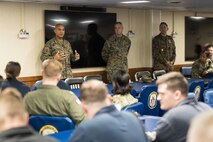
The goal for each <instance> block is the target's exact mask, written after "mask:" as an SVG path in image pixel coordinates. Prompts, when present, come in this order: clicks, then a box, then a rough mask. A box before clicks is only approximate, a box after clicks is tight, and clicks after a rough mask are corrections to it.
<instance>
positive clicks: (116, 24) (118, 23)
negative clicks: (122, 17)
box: [114, 22, 123, 25]
mask: <svg viewBox="0 0 213 142" xmlns="http://www.w3.org/2000/svg"><path fill="white" fill-rule="evenodd" d="M117 24H119V25H123V24H122V23H121V22H115V24H114V25H117Z"/></svg>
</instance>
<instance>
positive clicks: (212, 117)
mask: <svg viewBox="0 0 213 142" xmlns="http://www.w3.org/2000/svg"><path fill="white" fill-rule="evenodd" d="M212 132H213V112H212V111H207V112H204V113H203V114H201V115H198V116H197V117H195V119H193V121H192V123H191V126H190V128H189V132H188V141H189V142H213V135H212Z"/></svg>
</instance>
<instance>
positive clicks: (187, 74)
mask: <svg viewBox="0 0 213 142" xmlns="http://www.w3.org/2000/svg"><path fill="white" fill-rule="evenodd" d="M180 72H181V73H182V74H183V76H185V77H186V78H191V72H192V67H181V68H180Z"/></svg>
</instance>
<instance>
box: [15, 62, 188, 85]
mask: <svg viewBox="0 0 213 142" xmlns="http://www.w3.org/2000/svg"><path fill="white" fill-rule="evenodd" d="M183 66H191V64H180V65H175V66H174V71H180V68H181V67H183ZM138 71H150V72H151V73H152V72H153V69H152V67H141V68H131V69H129V74H130V77H131V80H132V81H135V73H136V72H138ZM97 74H99V75H101V76H102V78H103V81H104V82H106V80H107V77H106V71H94V72H84V73H74V74H73V75H74V76H75V77H84V76H86V75H97ZM41 79H42V77H41V76H29V77H19V78H18V80H20V81H22V82H24V83H25V84H27V85H29V86H30V87H31V86H32V85H33V84H34V83H35V82H36V81H38V80H41Z"/></svg>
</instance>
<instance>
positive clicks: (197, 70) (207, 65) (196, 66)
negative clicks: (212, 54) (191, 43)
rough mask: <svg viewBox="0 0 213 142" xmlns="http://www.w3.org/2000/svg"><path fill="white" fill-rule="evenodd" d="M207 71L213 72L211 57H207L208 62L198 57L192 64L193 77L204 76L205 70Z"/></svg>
mask: <svg viewBox="0 0 213 142" xmlns="http://www.w3.org/2000/svg"><path fill="white" fill-rule="evenodd" d="M205 71H207V72H208V73H213V63H212V61H211V60H210V59H207V60H206V62H202V61H201V60H200V59H197V60H196V61H195V62H194V63H193V64H192V72H191V76H192V78H202V77H203V72H205Z"/></svg>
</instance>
